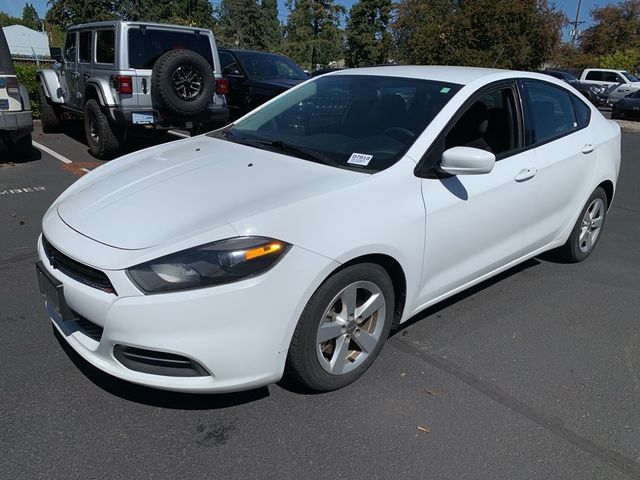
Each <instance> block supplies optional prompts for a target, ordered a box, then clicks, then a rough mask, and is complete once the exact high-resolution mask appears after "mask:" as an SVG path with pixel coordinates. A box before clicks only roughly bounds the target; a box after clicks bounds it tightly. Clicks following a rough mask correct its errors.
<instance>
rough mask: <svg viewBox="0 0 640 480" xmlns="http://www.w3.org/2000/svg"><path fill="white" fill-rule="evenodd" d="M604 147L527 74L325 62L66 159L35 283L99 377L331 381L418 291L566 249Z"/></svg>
mask: <svg viewBox="0 0 640 480" xmlns="http://www.w3.org/2000/svg"><path fill="white" fill-rule="evenodd" d="M619 167H620V129H619V127H618V126H617V125H616V124H615V123H613V122H611V121H608V120H606V119H605V118H604V117H603V116H602V115H601V114H600V113H599V112H598V110H596V109H595V108H594V107H593V106H591V105H590V104H589V103H587V102H586V101H585V100H584V98H583V97H582V96H581V95H580V94H579V93H577V92H576V91H575V90H573V89H572V88H571V87H570V86H568V85H567V84H565V83H563V82H560V81H559V80H555V79H554V78H551V77H549V76H547V75H538V74H533V73H524V72H513V71H502V70H488V69H476V68H463V67H378V68H365V69H356V70H343V71H339V72H336V73H332V74H329V75H325V76H321V77H317V78H315V79H312V80H309V81H307V82H305V83H303V84H301V85H299V86H298V87H296V88H294V89H292V90H290V91H288V92H286V93H284V94H282V95H281V96H279V97H277V98H275V99H273V100H271V101H270V102H268V103H266V104H265V105H263V106H262V107H260V108H259V109H257V110H255V111H254V112H252V113H250V114H248V115H246V116H245V117H243V118H242V119H240V120H238V121H237V122H236V123H235V124H233V125H230V126H228V127H226V128H224V129H221V130H218V131H215V132H212V133H210V134H207V135H201V136H198V137H194V138H191V139H186V140H182V141H177V142H173V143H168V144H164V145H159V146H156V147H152V148H149V149H147V150H143V151H139V152H136V153H132V154H130V155H127V156H125V157H122V158H120V159H117V160H114V161H112V162H110V163H108V164H106V165H104V166H102V167H100V168H98V169H97V170H95V171H93V172H91V173H89V174H88V175H86V176H84V177H83V178H82V179H80V180H78V181H77V182H76V183H75V184H74V185H72V186H71V187H70V188H69V189H68V190H67V191H66V192H64V193H63V194H62V195H61V196H60V197H59V198H58V199H57V200H56V201H55V203H54V204H53V205H52V206H51V208H50V209H49V210H48V211H47V213H46V214H45V216H44V219H43V223H42V236H41V237H40V239H39V241H38V253H39V257H40V262H38V265H37V272H38V279H39V285H40V290H41V292H42V293H43V295H44V297H45V304H46V309H47V312H48V315H49V317H50V318H51V320H52V321H53V324H54V325H55V327H56V328H57V330H58V331H59V332H60V334H61V338H64V340H65V341H66V342H68V344H69V345H70V346H71V347H72V348H73V349H74V350H75V351H76V352H78V353H79V354H80V355H81V356H82V357H83V358H84V359H86V360H87V361H88V362H90V363H91V364H93V365H95V366H96V367H97V368H99V369H101V370H103V371H105V372H108V373H109V374H111V375H113V376H115V377H119V378H121V379H124V380H127V381H130V382H134V383H137V384H142V385H148V386H152V387H156V388H161V389H167V390H177V391H191V392H225V391H236V390H242V389H249V388H253V387H258V386H263V385H266V384H269V383H272V382H276V381H278V380H279V379H280V378H281V377H282V375H283V373H284V372H285V371H287V372H288V373H289V374H290V375H292V376H293V377H294V378H296V379H297V380H298V381H300V382H301V383H303V384H304V385H306V386H308V387H310V388H312V389H316V390H331V389H336V388H340V387H343V386H345V385H347V384H349V383H350V382H352V381H354V380H355V379H356V378H358V377H359V376H360V375H362V374H363V372H364V371H365V370H366V369H367V368H368V367H369V366H370V365H371V363H372V362H373V361H374V359H375V358H376V356H377V355H378V354H379V352H380V350H381V348H382V346H383V344H384V342H385V339H386V338H387V336H388V334H389V331H390V330H391V329H392V328H395V327H397V326H398V324H400V323H402V322H403V321H405V320H407V319H409V318H411V317H412V316H414V315H416V314H417V313H418V312H420V311H421V310H424V309H425V308H427V307H429V306H430V305H433V304H434V303H437V302H439V301H441V300H443V299H445V298H447V297H449V296H451V295H453V294H455V293H457V292H460V291H461V290H464V289H466V288H468V287H470V286H472V285H474V284H477V283H478V282H481V281H483V280H485V279H487V278H489V277H491V276H493V275H496V274H497V273H499V272H502V271H504V270H506V269H508V268H510V267H512V266H513V265H516V264H517V263H520V262H522V261H524V260H527V259H529V258H531V257H534V256H536V255H539V254H540V253H542V252H545V251H547V250H552V249H555V250H557V253H558V254H559V255H561V256H563V257H564V258H565V259H567V260H568V261H580V260H583V259H584V258H586V257H587V256H588V255H589V254H590V253H591V252H592V251H593V249H594V247H595V245H596V243H597V241H598V240H599V238H600V236H601V232H602V228H603V226H604V221H605V216H606V214H607V210H608V208H609V207H610V205H611V202H612V200H613V197H614V193H615V187H616V181H617V178H618V171H619Z"/></svg>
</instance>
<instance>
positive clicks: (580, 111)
mask: <svg viewBox="0 0 640 480" xmlns="http://www.w3.org/2000/svg"><path fill="white" fill-rule="evenodd" d="M571 99H572V100H573V106H574V108H575V110H576V120H577V122H578V128H583V127H586V126H587V125H589V120H591V109H590V108H589V107H588V106H587V104H586V103H584V102H583V101H582V100H580V99H579V98H578V97H576V96H575V95H571Z"/></svg>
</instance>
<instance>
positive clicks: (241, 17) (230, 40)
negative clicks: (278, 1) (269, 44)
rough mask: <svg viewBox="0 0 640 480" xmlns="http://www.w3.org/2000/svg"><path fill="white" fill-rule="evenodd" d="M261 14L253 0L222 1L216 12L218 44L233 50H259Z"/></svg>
mask: <svg viewBox="0 0 640 480" xmlns="http://www.w3.org/2000/svg"><path fill="white" fill-rule="evenodd" d="M262 19H263V12H262V9H261V8H260V5H258V3H257V2H256V1H255V0H222V2H220V8H219V11H218V29H217V36H218V39H217V40H218V43H219V44H220V45H223V46H227V47H234V48H249V49H255V48H260V47H261V46H262V45H263V43H264V42H261V41H260V34H261V22H262Z"/></svg>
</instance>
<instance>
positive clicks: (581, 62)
mask: <svg viewBox="0 0 640 480" xmlns="http://www.w3.org/2000/svg"><path fill="white" fill-rule="evenodd" d="M550 63H551V64H552V65H554V66H556V67H559V68H575V69H584V68H590V67H593V66H594V65H596V64H597V63H596V59H595V57H594V56H593V55H591V54H589V53H584V52H583V51H582V50H581V49H580V48H577V47H573V46H571V44H569V43H563V44H562V45H559V46H558V47H557V48H556V49H555V50H554V52H553V54H552V56H551V59H550Z"/></svg>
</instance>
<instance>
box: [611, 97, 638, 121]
mask: <svg viewBox="0 0 640 480" xmlns="http://www.w3.org/2000/svg"><path fill="white" fill-rule="evenodd" d="M611 118H620V119H625V120H640V90H638V91H637V92H633V93H631V94H629V95H627V96H626V97H624V98H622V99H620V100H618V101H617V102H616V103H614V104H613V106H612V107H611Z"/></svg>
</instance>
